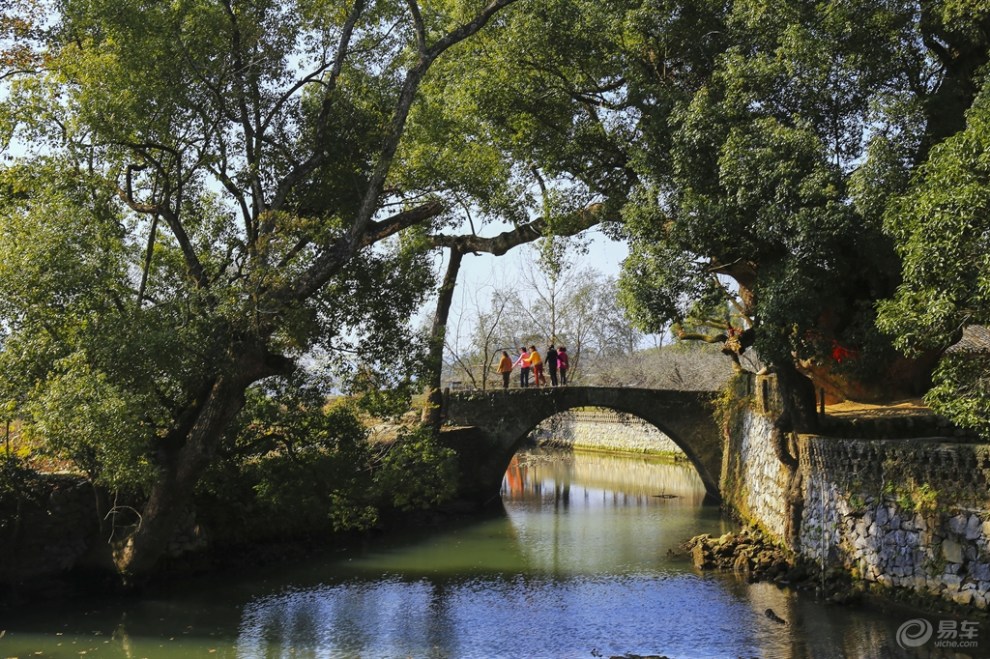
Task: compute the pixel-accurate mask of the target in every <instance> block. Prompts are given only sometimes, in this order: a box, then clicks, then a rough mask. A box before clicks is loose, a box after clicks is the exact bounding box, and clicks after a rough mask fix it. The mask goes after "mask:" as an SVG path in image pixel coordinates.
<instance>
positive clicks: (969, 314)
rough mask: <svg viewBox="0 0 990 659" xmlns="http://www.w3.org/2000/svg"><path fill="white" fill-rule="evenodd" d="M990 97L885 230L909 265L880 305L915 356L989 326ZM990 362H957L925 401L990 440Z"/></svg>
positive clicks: (922, 173) (922, 175)
mask: <svg viewBox="0 0 990 659" xmlns="http://www.w3.org/2000/svg"><path fill="white" fill-rule="evenodd" d="M988 152H990V91H988V90H987V89H986V88H984V90H983V92H982V93H981V94H980V95H979V96H978V97H977V99H976V101H975V102H974V104H973V107H972V108H971V109H970V111H969V112H968V114H967V124H966V129H965V130H964V131H962V132H960V133H959V134H957V135H955V136H953V137H951V138H950V139H948V140H946V141H945V142H944V143H943V144H941V145H939V146H938V147H936V148H935V149H933V150H932V152H931V157H930V159H929V160H928V162H927V163H926V164H925V165H924V166H923V167H921V168H920V169H919V170H918V172H917V173H916V175H915V177H914V180H913V181H912V186H911V188H910V190H908V191H907V192H906V193H905V194H903V195H901V196H900V197H898V198H897V199H895V200H894V203H892V204H891V205H890V208H889V210H888V212H887V214H886V216H885V226H886V228H887V230H888V231H889V232H890V234H891V235H892V236H893V238H894V240H895V241H896V244H897V250H898V253H899V254H900V256H901V258H902V260H903V276H904V281H903V283H902V284H901V285H900V286H899V287H898V289H897V293H896V295H895V296H894V297H893V298H891V299H889V300H885V301H883V302H882V303H881V304H880V305H879V308H880V316H879V324H880V327H881V328H882V329H883V330H884V331H886V332H888V333H889V334H891V335H892V336H893V337H894V339H895V342H896V344H897V345H898V346H899V347H900V348H902V349H904V350H908V351H917V350H922V349H926V348H944V347H945V346H947V345H948V344H950V343H952V342H953V341H955V340H956V339H957V338H958V336H959V331H960V330H961V328H962V327H963V326H964V325H966V324H990V219H988V218H990V162H988V159H987V153H988ZM988 372H990V362H988V359H987V356H986V355H984V354H977V355H972V354H970V355H950V356H947V357H945V358H943V361H942V363H941V364H940V366H939V367H938V369H937V371H936V373H935V376H934V378H935V386H934V388H933V389H932V390H931V391H930V392H929V394H928V396H927V397H926V400H927V401H928V403H929V404H930V405H931V406H932V408H933V409H935V410H936V411H938V412H939V413H941V414H944V415H945V416H947V417H949V418H950V419H952V420H953V421H955V422H956V423H958V424H959V425H961V426H964V427H967V428H972V429H974V430H977V431H978V432H980V433H981V434H982V435H984V436H988V434H990V390H988V385H987V373H988Z"/></svg>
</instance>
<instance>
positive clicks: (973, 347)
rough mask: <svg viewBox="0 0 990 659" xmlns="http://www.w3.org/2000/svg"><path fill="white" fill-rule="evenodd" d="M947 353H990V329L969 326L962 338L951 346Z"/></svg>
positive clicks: (980, 326) (965, 328)
mask: <svg viewBox="0 0 990 659" xmlns="http://www.w3.org/2000/svg"><path fill="white" fill-rule="evenodd" d="M946 352H990V327H987V326H985V325H967V326H966V327H964V328H963V334H962V338H961V339H959V340H958V341H956V342H955V343H953V344H952V345H951V346H949V349H948V350H946Z"/></svg>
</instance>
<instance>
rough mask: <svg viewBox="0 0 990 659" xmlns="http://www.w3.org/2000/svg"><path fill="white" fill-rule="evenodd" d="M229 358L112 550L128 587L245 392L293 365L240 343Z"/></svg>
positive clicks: (180, 510) (151, 564)
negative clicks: (136, 517)
mask: <svg viewBox="0 0 990 659" xmlns="http://www.w3.org/2000/svg"><path fill="white" fill-rule="evenodd" d="M231 354H232V355H235V356H232V357H231V359H230V361H229V365H228V368H227V369H225V370H224V371H223V372H222V373H221V374H220V375H219V376H218V377H217V378H216V379H215V380H214V382H213V385H212V386H211V387H210V388H209V394H208V395H207V396H206V399H205V400H204V401H203V403H202V405H201V406H200V407H199V409H198V411H197V412H196V413H195V421H194V422H193V423H192V426H191V428H190V429H189V430H188V432H187V433H186V435H185V437H184V441H183V442H181V443H180V444H179V445H176V446H168V447H165V448H164V450H163V452H164V456H163V460H162V462H163V464H162V465H160V471H159V474H158V479H157V481H156V482H155V483H154V485H153V486H152V490H151V493H150V495H149V497H148V500H147V502H146V503H145V506H144V509H143V510H142V512H141V518H140V521H139V523H138V525H137V527H136V528H135V529H134V530H133V532H132V533H131V534H130V535H129V536H128V537H127V539H126V540H125V541H124V542H123V544H122V545H121V546H120V547H118V548H117V550H116V551H115V554H114V562H115V564H116V566H117V571H118V572H119V574H120V576H121V578H122V580H123V583H124V585H125V586H127V587H134V586H137V585H140V584H141V583H142V582H144V581H146V580H147V579H148V577H150V576H151V574H152V573H153V571H154V569H155V567H156V565H157V564H158V561H159V560H160V559H161V557H162V556H163V555H164V553H165V551H166V549H167V548H168V543H169V541H170V540H171V539H172V537H173V536H174V534H175V532H176V531H177V530H178V525H179V523H180V522H181V521H182V520H183V518H184V516H185V515H186V513H187V512H188V510H189V504H190V502H191V500H192V496H193V493H194V490H195V487H196V484H197V483H198V482H199V479H200V477H201V476H202V474H203V472H204V471H205V470H206V468H207V467H208V466H209V464H210V461H211V460H212V458H213V456H214V454H215V453H216V449H217V446H218V445H219V443H220V440H221V438H222V437H223V433H224V431H225V430H226V429H227V428H228V426H229V425H230V423H231V422H232V421H233V420H234V417H235V416H236V415H237V413H238V412H239V411H240V409H241V407H243V405H244V394H245V391H246V390H247V388H248V387H249V386H250V385H251V384H252V383H254V382H257V381H258V380H260V379H262V378H264V377H268V376H271V375H278V374H284V373H286V372H288V371H290V370H291V368H292V366H293V364H292V362H291V360H288V359H286V358H284V357H280V356H277V355H271V354H267V353H265V352H264V351H263V350H262V349H258V348H254V349H252V348H250V347H246V346H243V345H238V346H236V347H235V348H234V349H232V350H231Z"/></svg>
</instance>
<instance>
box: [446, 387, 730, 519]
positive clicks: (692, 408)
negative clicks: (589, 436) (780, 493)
mask: <svg viewBox="0 0 990 659" xmlns="http://www.w3.org/2000/svg"><path fill="white" fill-rule="evenodd" d="M713 398H714V394H713V393H712V392H711V391H675V390H664V389H634V388H626V387H555V388H543V389H540V388H529V389H509V390H496V391H488V392H484V391H466V392H455V393H447V394H445V396H444V404H443V405H444V409H443V415H444V419H445V421H446V422H447V427H446V428H445V429H444V431H443V432H442V433H441V437H442V440H443V442H444V443H445V444H446V445H447V446H449V447H450V448H453V449H454V450H455V451H456V452H457V454H458V459H459V462H460V471H461V473H460V477H461V482H460V495H461V497H462V498H465V499H470V500H475V501H481V502H485V503H487V502H489V501H492V500H494V499H497V498H498V496H499V492H500V490H501V485H502V476H503V475H504V474H505V470H506V468H507V467H508V466H509V461H510V460H512V456H513V455H515V453H516V451H517V450H519V448H520V446H521V445H522V443H523V441H524V440H525V439H526V436H527V435H528V434H529V432H530V431H532V430H533V429H534V428H536V426H537V425H539V423H540V422H541V421H543V420H544V419H547V418H549V417H551V416H553V415H555V414H558V413H560V412H565V411H567V410H569V409H572V408H575V407H604V408H608V409H612V410H616V411H618V412H624V413H628V414H632V415H635V416H637V417H640V418H641V419H643V420H644V421H646V422H648V423H651V424H653V425H654V426H656V427H657V428H659V429H660V431H662V432H663V433H664V434H665V435H667V436H668V437H670V439H671V440H673V442H674V443H675V444H677V446H679V447H680V448H681V449H682V450H683V451H684V453H685V454H686V455H687V457H688V459H689V460H690V461H691V464H693V465H694V467H695V469H697V470H698V474H699V475H700V476H701V480H702V482H703V483H704V484H705V490H706V493H707V498H709V499H711V500H715V501H717V500H720V498H721V497H720V495H719V489H718V483H719V478H720V476H721V473H722V451H723V440H722V433H721V432H720V430H719V428H718V425H717V424H716V422H715V419H714V416H713V411H714V408H713V406H712V401H713Z"/></svg>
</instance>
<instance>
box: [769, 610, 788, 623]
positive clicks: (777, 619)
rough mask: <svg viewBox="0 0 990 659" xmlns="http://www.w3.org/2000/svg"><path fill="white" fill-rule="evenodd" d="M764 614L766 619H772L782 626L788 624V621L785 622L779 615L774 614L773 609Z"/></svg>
mask: <svg viewBox="0 0 990 659" xmlns="http://www.w3.org/2000/svg"><path fill="white" fill-rule="evenodd" d="M763 614H764V615H765V616H766V617H768V618H770V619H771V620H773V621H774V622H779V623H780V624H782V625H786V624H787V621H786V620H784V619H783V618H781V617H780V616H779V615H777V614H776V613H774V612H773V609H767V610H766V611H764V612H763Z"/></svg>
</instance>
